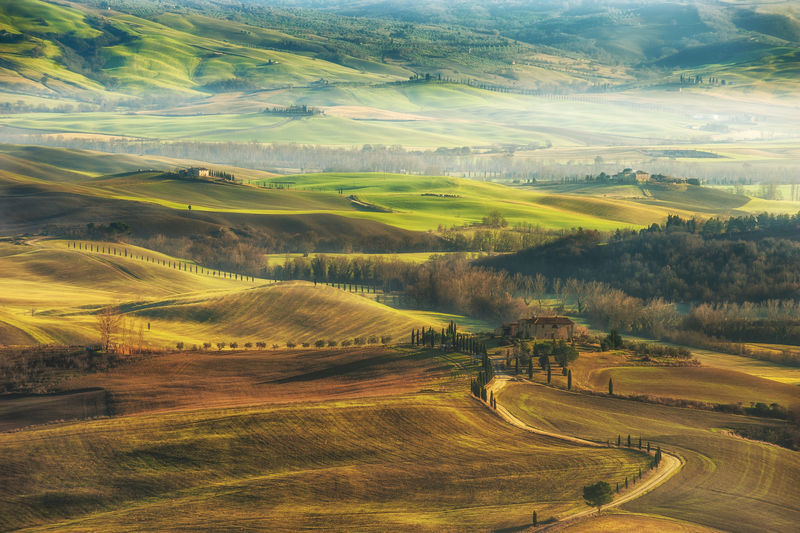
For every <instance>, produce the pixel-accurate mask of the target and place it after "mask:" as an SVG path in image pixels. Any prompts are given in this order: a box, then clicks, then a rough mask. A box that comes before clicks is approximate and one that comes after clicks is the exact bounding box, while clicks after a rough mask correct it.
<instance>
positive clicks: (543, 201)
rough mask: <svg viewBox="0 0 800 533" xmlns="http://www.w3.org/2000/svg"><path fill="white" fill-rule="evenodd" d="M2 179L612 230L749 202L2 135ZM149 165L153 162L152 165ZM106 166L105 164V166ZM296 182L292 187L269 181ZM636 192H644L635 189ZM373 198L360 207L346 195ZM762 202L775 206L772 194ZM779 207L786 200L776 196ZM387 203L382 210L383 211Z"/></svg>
mask: <svg viewBox="0 0 800 533" xmlns="http://www.w3.org/2000/svg"><path fill="white" fill-rule="evenodd" d="M0 157H2V158H3V161H2V163H3V168H5V169H6V170H7V173H6V174H5V178H4V179H5V180H6V181H7V182H8V183H13V184H26V185H36V186H39V187H43V186H46V187H47V188H48V191H52V192H55V191H58V192H60V193H62V194H64V195H75V194H77V195H80V196H83V197H86V198H87V199H88V198H92V197H97V198H102V199H106V200H122V201H127V202H143V203H147V204H154V205H157V206H162V207H166V208H169V209H172V210H177V211H183V212H185V211H186V210H187V209H188V207H189V206H190V205H191V209H192V210H193V211H197V212H212V213H221V214H243V215H285V214H288V213H291V214H295V215H310V214H326V215H339V216H344V217H347V218H349V219H352V220H355V221H358V220H372V221H374V222H380V223H382V224H386V225H388V226H393V227H398V228H401V229H404V230H414V231H425V230H432V229H433V230H435V229H437V228H439V227H444V228H450V227H451V226H469V225H472V224H476V223H480V222H481V221H482V219H483V217H485V216H486V215H488V214H489V212H491V211H493V210H498V211H500V213H501V214H502V215H503V216H504V217H505V218H506V220H507V221H508V223H509V224H510V225H512V226H513V225H527V224H530V225H533V226H540V227H542V228H554V229H569V228H577V227H583V228H594V229H600V230H614V229H616V228H620V227H642V226H647V225H650V224H652V223H653V222H659V221H661V220H663V219H665V218H666V216H667V215H668V214H679V215H682V216H685V217H691V216H699V217H707V216H711V215H719V214H736V213H740V212H742V206H745V205H748V202H751V201H752V200H750V199H749V198H748V197H747V196H742V195H736V194H732V193H729V192H726V191H722V190H717V189H712V188H705V187H694V186H686V185H659V184H653V185H647V186H643V187H633V186H623V187H619V186H616V187H609V188H608V189H606V188H605V187H602V186H599V185H592V186H581V187H575V186H571V185H566V186H563V187H553V186H550V187H542V188H539V187H535V188H525V187H513V186H505V185H501V184H497V183H491V182H482V181H476V180H470V179H465V178H455V177H445V176H416V175H413V176H409V175H403V174H386V173H324V174H302V175H292V176H283V177H273V176H274V175H271V174H267V173H261V172H259V171H253V170H247V169H240V168H230V167H221V166H215V167H214V168H216V169H218V170H225V171H227V172H232V173H234V175H236V176H237V178H238V179H242V180H243V181H244V184H232V183H222V182H220V181H208V180H191V179H184V178H179V177H177V176H175V175H173V174H169V173H167V174H164V173H161V172H151V171H138V169H142V168H151V167H155V168H159V167H160V168H164V167H166V168H175V167H179V166H181V165H183V166H189V165H190V164H191V162H188V161H183V160H168V159H158V158H156V159H154V158H146V157H138V156H113V155H109V154H102V153H98V152H88V151H81V150H63V149H57V148H36V147H20V146H14V145H4V146H3V150H2V154H0ZM145 165H147V166H145ZM104 169H105V170H107V172H104ZM287 181H288V182H292V186H291V188H290V189H276V188H269V189H268V188H264V187H267V186H273V185H275V184H276V182H287ZM637 192H638V194H637ZM351 195H354V196H356V197H357V198H358V200H359V201H361V202H365V203H366V204H371V205H372V206H375V208H374V209H369V208H366V209H365V208H363V207H362V206H359V205H356V204H355V203H353V202H351V201H350V200H349V199H348V198H347V197H348V196H351ZM762 202H765V203H764V204H763V206H764V208H765V209H767V210H769V209H771V204H770V203H769V202H766V201H762ZM776 209H777V210H781V206H777V208H776ZM381 211H383V212H381Z"/></svg>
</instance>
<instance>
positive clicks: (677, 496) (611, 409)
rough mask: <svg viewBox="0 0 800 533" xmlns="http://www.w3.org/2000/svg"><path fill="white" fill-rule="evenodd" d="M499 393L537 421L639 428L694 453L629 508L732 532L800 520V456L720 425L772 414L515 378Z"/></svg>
mask: <svg viewBox="0 0 800 533" xmlns="http://www.w3.org/2000/svg"><path fill="white" fill-rule="evenodd" d="M499 396H500V397H499V399H498V402H500V403H502V404H503V405H505V406H506V407H508V409H509V410H510V411H511V412H512V413H513V414H514V415H516V416H518V417H519V418H521V419H522V420H525V421H527V422H528V423H530V424H532V425H535V426H539V427H543V428H545V429H549V430H555V431H559V432H562V433H567V434H569V435H577V436H581V437H584V438H589V439H594V440H600V441H605V440H614V439H616V436H617V435H622V436H623V440H624V439H625V437H626V435H628V434H631V435H632V438H633V439H634V442H635V443H636V442H637V439H638V437H639V436H640V435H641V436H642V437H643V438H644V440H645V442H646V441H651V442H653V443H654V444H658V445H660V446H662V447H664V448H665V449H667V450H668V451H670V452H674V453H677V454H678V455H680V456H682V457H683V458H684V459H685V460H686V464H685V465H684V467H683V469H682V470H681V471H680V472H679V473H678V474H676V475H675V476H674V477H673V478H671V479H670V480H669V481H668V482H667V483H665V484H664V485H662V486H661V487H659V488H658V489H656V490H654V491H653V492H651V493H649V494H647V495H645V496H643V497H641V498H639V499H637V500H634V501H633V502H630V503H627V504H625V505H624V506H623V507H624V509H626V510H628V511H634V512H641V513H648V514H655V515H660V516H665V517H670V518H677V519H680V520H685V521H689V522H694V523H698V524H701V525H704V526H709V527H715V528H719V529H722V530H728V531H753V532H761V531H765V530H767V531H788V530H791V529H793V528H794V527H795V525H796V524H797V523H798V522H800V504H798V502H797V499H796V498H795V493H796V486H797V480H798V479H800V455H798V454H797V452H792V451H790V450H787V449H784V448H780V447H777V446H774V445H769V444H764V443H760V442H755V441H748V440H745V439H741V438H735V437H731V436H730V435H728V434H727V433H726V432H724V431H722V430H720V428H726V427H735V426H741V425H745V426H747V425H758V424H764V423H766V422H765V421H764V420H759V419H754V418H750V417H745V416H737V415H728V414H722V413H714V412H709V411H700V410H693V409H680V408H675V407H667V406H663V405H653V404H646V403H641V402H635V401H629V400H622V399H618V398H604V397H598V396H589V395H582V394H575V393H566V392H562V391H558V390H555V389H552V388H548V387H543V386H540V385H525V384H512V385H510V386H509V387H507V388H506V389H504V390H503V392H502V393H501V394H500V395H499ZM609 481H611V482H615V481H617V480H616V479H610V480H609Z"/></svg>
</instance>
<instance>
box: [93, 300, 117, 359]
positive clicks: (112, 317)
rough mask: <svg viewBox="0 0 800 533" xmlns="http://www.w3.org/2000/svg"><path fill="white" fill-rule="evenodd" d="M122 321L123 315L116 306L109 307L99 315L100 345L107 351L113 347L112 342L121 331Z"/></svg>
mask: <svg viewBox="0 0 800 533" xmlns="http://www.w3.org/2000/svg"><path fill="white" fill-rule="evenodd" d="M121 320H122V315H120V313H119V307H118V306H116V305H109V306H107V307H105V308H103V310H102V311H100V312H99V313H98V314H97V331H98V333H100V344H102V345H103V348H104V349H105V351H108V350H109V348H110V347H111V341H112V340H113V337H114V335H116V334H117V331H118V330H119V325H120V322H121Z"/></svg>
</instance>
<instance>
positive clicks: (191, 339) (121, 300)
mask: <svg viewBox="0 0 800 533" xmlns="http://www.w3.org/2000/svg"><path fill="white" fill-rule="evenodd" d="M114 246H115V248H116V249H117V251H118V253H121V250H123V249H127V250H128V251H129V253H133V254H137V255H138V254H143V255H145V256H147V257H150V258H159V259H166V260H169V261H174V259H173V258H169V257H167V256H164V255H162V254H157V253H154V252H151V251H149V250H143V249H140V248H136V247H131V246H120V245H114ZM0 250H2V251H3V254H2V257H0V273H2V278H1V280H0V289H1V290H0V294H2V295H3V296H2V297H0V300H1V301H2V304H3V305H4V310H3V313H2V314H0V321H1V322H2V324H3V326H2V327H3V330H2V331H3V332H4V337H3V338H2V340H0V343H3V344H14V343H18V342H24V341H29V340H30V339H31V338H32V339H34V340H35V341H36V342H44V343H52V342H55V343H67V344H70V343H83V342H92V341H94V340H96V338H97V333H96V329H95V318H94V315H93V313H94V312H95V310H97V309H98V308H99V307H100V306H105V305H109V304H115V303H118V304H121V305H122V308H123V310H124V311H125V312H126V316H127V317H129V319H132V320H134V322H135V325H134V331H138V327H139V325H143V324H145V323H149V324H150V326H151V327H150V329H149V330H146V331H145V333H144V334H145V342H146V343H148V344H152V345H155V346H164V345H172V344H174V343H175V342H177V341H183V342H186V343H188V344H190V345H191V344H195V343H196V344H202V343H203V342H206V341H208V342H221V341H224V342H226V343H227V342H231V341H237V342H239V343H240V344H241V343H244V342H246V341H253V342H255V341H269V343H270V344H273V343H278V344H284V343H286V342H288V341H294V342H298V343H299V342H314V341H316V340H318V339H325V340H327V339H333V340H336V341H342V340H344V339H352V338H353V337H356V336H362V335H364V336H372V335H377V336H381V335H392V336H394V337H395V338H396V339H399V338H405V336H406V335H407V334H408V332H409V331H410V329H411V328H412V327H420V326H421V325H423V324H425V325H435V326H440V325H442V324H444V323H445V322H446V320H445V319H444V318H442V319H440V318H439V317H436V316H433V315H430V314H425V313H415V312H412V311H399V310H394V309H391V308H389V307H387V306H385V305H382V304H379V303H377V302H376V301H374V300H372V299H369V298H365V297H363V296H360V295H356V294H352V293H349V292H347V291H343V290H338V289H333V288H331V287H326V286H323V285H319V286H317V287H314V286H313V284H311V283H305V282H287V283H279V284H277V285H264V283H265V282H264V280H257V281H256V283H251V282H249V281H246V282H245V281H240V280H230V279H220V277H219V276H210V275H205V274H195V273H193V272H186V271H183V270H176V269H174V268H169V267H166V266H161V265H157V264H153V263H151V262H144V261H141V260H139V259H131V258H125V257H119V256H112V255H108V254H96V253H92V252H83V251H78V250H73V249H65V245H64V243H55V244H49V243H48V245H47V246H46V247H45V246H41V245H35V246H30V247H23V246H13V245H0ZM178 262H180V261H178ZM31 310H33V311H34V312H33V315H31ZM455 319H456V320H457V319H458V317H455ZM340 321H341V322H340ZM6 335H7V336H6Z"/></svg>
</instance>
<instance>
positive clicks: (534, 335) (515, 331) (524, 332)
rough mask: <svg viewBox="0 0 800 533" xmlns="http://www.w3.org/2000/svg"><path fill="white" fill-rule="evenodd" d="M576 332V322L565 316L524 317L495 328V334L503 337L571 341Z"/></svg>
mask: <svg viewBox="0 0 800 533" xmlns="http://www.w3.org/2000/svg"><path fill="white" fill-rule="evenodd" d="M574 333H575V323H574V322H573V321H572V320H570V319H569V318H567V317H564V316H539V317H531V318H522V319H520V320H519V321H518V322H511V323H510V324H503V325H502V326H500V327H498V328H497V329H496V330H495V335H498V336H501V337H520V338H523V339H542V340H545V339H547V340H556V339H563V340H566V341H571V340H572V336H573V334H574Z"/></svg>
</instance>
